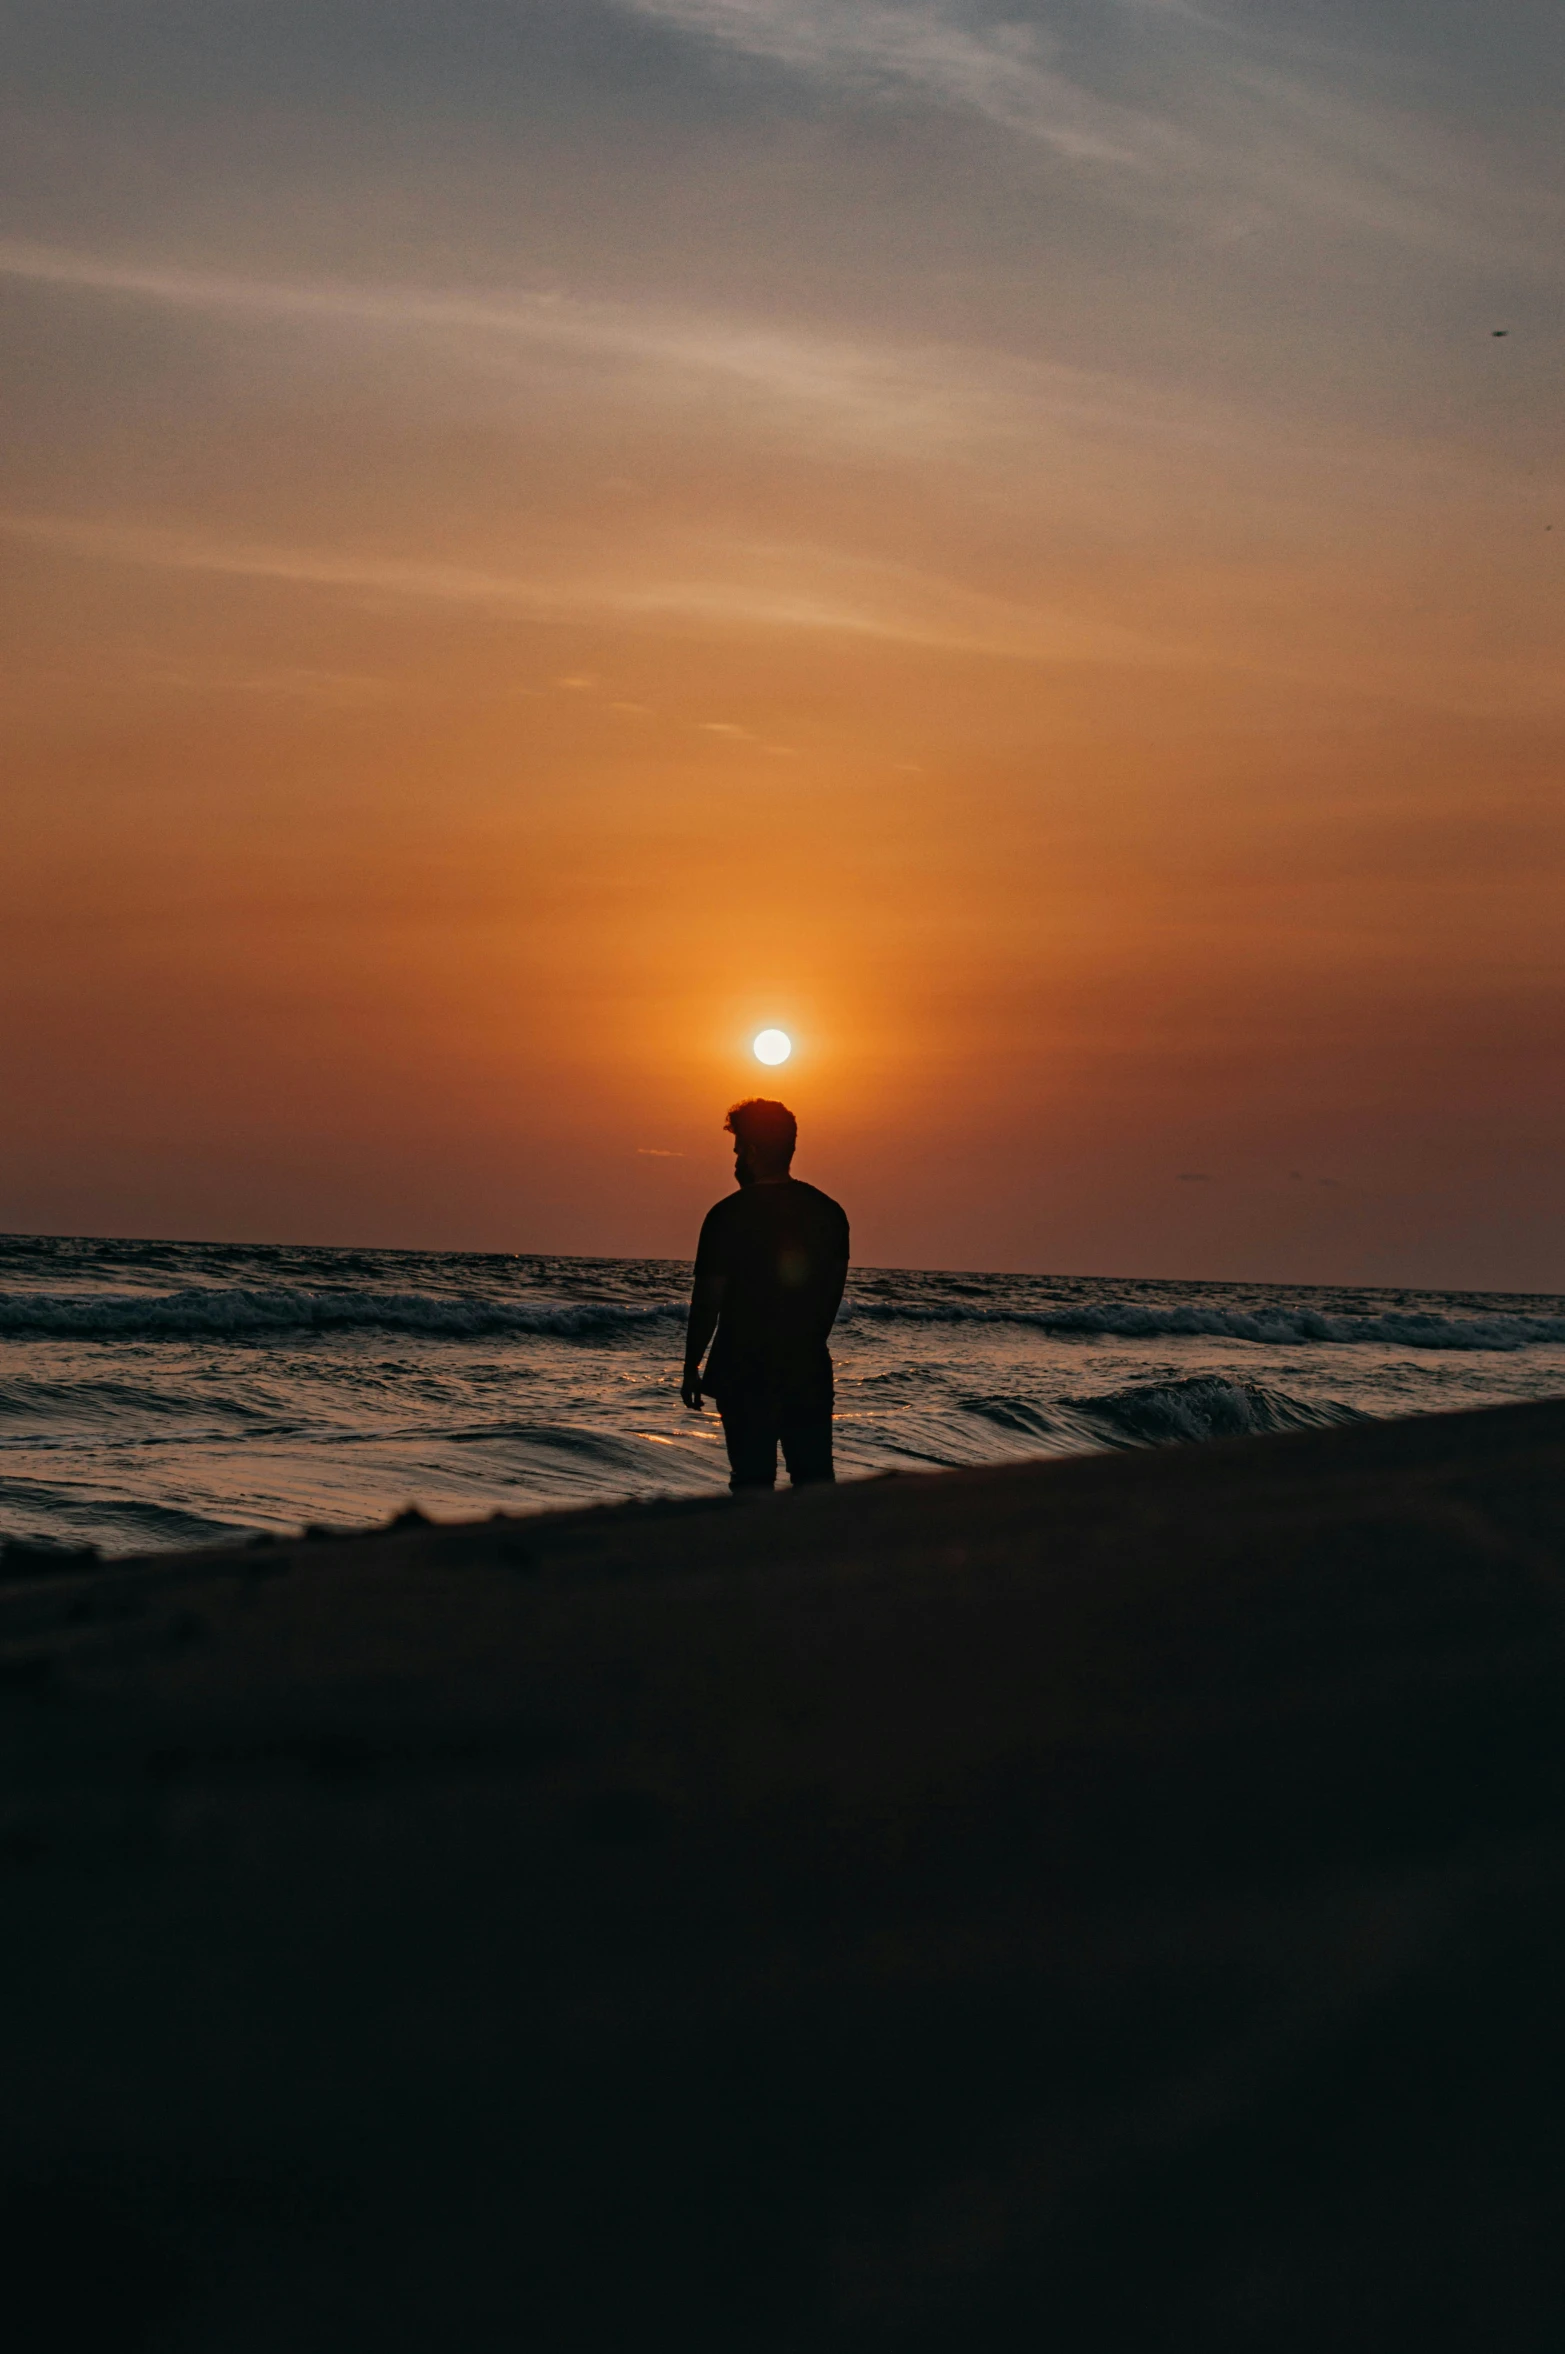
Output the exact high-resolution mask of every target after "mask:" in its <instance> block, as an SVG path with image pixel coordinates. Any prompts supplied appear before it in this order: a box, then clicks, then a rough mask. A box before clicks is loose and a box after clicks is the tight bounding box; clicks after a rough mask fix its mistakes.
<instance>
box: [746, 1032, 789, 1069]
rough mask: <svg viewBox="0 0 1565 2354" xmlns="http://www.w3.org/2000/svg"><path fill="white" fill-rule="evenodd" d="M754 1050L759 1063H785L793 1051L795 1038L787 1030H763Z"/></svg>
mask: <svg viewBox="0 0 1565 2354" xmlns="http://www.w3.org/2000/svg"><path fill="white" fill-rule="evenodd" d="M752 1052H753V1053H754V1055H755V1059H756V1061H757V1062H758V1063H785V1062H786V1061H787V1060H788V1057H789V1055H791V1054H792V1052H793V1040H792V1039H791V1038H790V1037H789V1035H788V1033H787V1031H786V1030H763V1031H761V1033H760V1035H759V1036H758V1037H757V1038H756V1040H755V1042H754V1046H753V1048H752Z"/></svg>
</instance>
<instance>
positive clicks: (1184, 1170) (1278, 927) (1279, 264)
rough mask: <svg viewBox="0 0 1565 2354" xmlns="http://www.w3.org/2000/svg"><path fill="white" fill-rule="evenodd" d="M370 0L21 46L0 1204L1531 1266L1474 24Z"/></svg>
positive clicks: (1539, 944) (1524, 504)
mask: <svg viewBox="0 0 1565 2354" xmlns="http://www.w3.org/2000/svg"><path fill="white" fill-rule="evenodd" d="M216 13H217V14H218V15H221V14H222V12H221V11H218V12H216ZM371 14H372V12H369V13H367V12H366V11H365V10H364V9H361V8H358V7H355V6H345V7H343V8H341V9H340V10H338V11H336V12H334V13H333V14H332V17H331V30H330V36H329V37H328V33H327V32H326V31H323V30H322V27H321V24H320V21H319V12H317V14H316V15H315V16H314V17H312V16H310V15H309V14H308V13H307V12H305V11H304V10H302V9H300V8H292V7H287V6H281V5H279V6H275V7H270V8H261V9H258V10H255V11H253V12H251V13H250V15H249V17H248V18H247V20H246V21H247V22H248V23H249V24H250V26H251V37H250V39H249V40H248V43H246V42H240V41H238V40H236V39H231V40H228V41H227V42H226V43H225V42H223V41H219V40H218V39H217V38H216V34H215V32H214V33H212V35H211V37H210V39H209V40H208V42H207V46H206V47H203V45H202V43H203V38H204V36H201V35H197V34H192V33H191V31H190V28H189V27H188V26H187V27H186V28H185V30H184V32H183V33H180V35H179V39H178V40H177V41H176V39H175V32H176V31H177V30H178V28H173V29H171V20H167V19H166V18H165V15H164V13H163V12H161V11H159V10H157V9H153V8H150V7H147V8H143V7H142V6H140V5H139V0H137V4H133V5H132V6H130V7H129V8H126V9H121V10H119V11H116V12H110V11H108V10H107V9H106V8H94V7H92V6H90V5H87V0H82V4H81V5H72V6H69V7H66V8H65V9H63V10H62V11H61V12H60V15H59V18H58V20H55V19H53V18H52V19H51V26H50V28H48V29H46V28H45V27H44V26H43V25H42V22H41V20H40V23H39V25H38V26H37V27H35V28H34V29H33V30H32V31H31V32H29V33H26V34H24V35H23V36H22V37H21V39H20V40H19V42H18V45H17V47H18V54H17V56H16V58H15V60H14V61H13V62H14V64H15V68H16V70H15V72H14V74H13V75H12V76H11V77H10V81H11V86H12V88H13V89H14V90H15V91H16V92H17V93H18V94H19V95H18V96H17V98H16V99H15V100H14V101H13V105H14V107H15V113H14V116H13V119H12V121H11V124H10V130H11V136H10V138H9V139H8V140H7V141H6V151H7V154H8V156H9V158H10V160H9V162H8V163H7V164H6V165H5V167H4V168H5V172H6V175H7V182H8V184H7V187H6V194H7V199H8V209H7V216H6V217H7V218H8V219H9V220H11V221H12V222H14V223H16V224H17V225H18V226H17V229H16V233H15V234H14V235H13V236H12V238H11V240H10V241H9V242H8V243H5V244H3V245H0V311H3V321H4V329H5V332H4V336H3V353H4V357H3V360H0V368H3V380H4V384H5V390H6V398H7V414H8V416H10V417H12V418H13V419H15V420H17V421H18V425H17V429H16V430H13V431H12V432H11V433H10V434H9V435H8V437H7V447H6V449H5V452H4V455H3V459H0V466H3V474H4V480H3V485H0V568H3V570H0V580H3V591H0V593H3V596H4V607H5V620H6V625H7V631H6V634H7V641H8V644H9V646H10V647H11V649H12V657H13V658H12V661H11V663H10V664H9V665H8V669H7V676H6V680H5V684H4V688H3V699H4V716H5V739H6V746H7V757H6V772H7V783H6V787H5V793H4V801H3V808H0V836H3V839H0V927H3V931H0V939H3V947H0V1084H3V1087H4V1099H5V1102H6V1106H7V1118H6V1124H5V1129H6V1133H5V1146H4V1153H3V1158H0V1227H9V1228H12V1229H19V1230H35V1231H46V1232H76V1231H85V1232H100V1233H124V1234H130V1233H142V1234H146V1233H156V1234H182V1235H203V1236H212V1237H217V1238H231V1239H243V1238H262V1239H278V1240H284V1239H296V1240H317V1241H348V1242H354V1241H357V1242H385V1243H408V1244H429V1245H451V1246H472V1247H481V1248H493V1249H515V1250H524V1251H535V1250H569V1251H582V1252H603V1253H613V1252H621V1251H650V1252H659V1253H663V1252H666V1253H670V1254H681V1255H683V1254H685V1253H686V1252H688V1249H689V1247H690V1243H691V1237H692V1232H693V1222H694V1220H695V1218H696V1217H697V1216H698V1215H699V1213H700V1211H701V1210H702V1209H703V1208H704V1207H705V1206H706V1204H707V1202H708V1201H709V1200H710V1199H711V1198H712V1197H713V1195H714V1194H715V1193H716V1192H717V1191H719V1190H721V1189H722V1187H723V1185H724V1183H725V1182H726V1173H727V1166H728V1164H727V1159H726V1156H725V1152H724V1139H723V1138H722V1136H721V1134H720V1127H721V1119H722V1113H723V1109H724V1106H725V1105H726V1103H727V1102H728V1101H729V1100H731V1099H732V1097H733V1096H735V1095H736V1094H739V1093H742V1092H747V1091H753V1090H755V1089H756V1088H757V1087H766V1088H771V1087H773V1086H776V1087H778V1089H779V1091H780V1092H782V1093H784V1094H785V1095H786V1097H787V1099H788V1100H789V1101H790V1102H791V1103H793V1104H794V1106H795V1108H796V1110H797V1111H798V1113H799V1116H800V1120H801V1127H802V1131H803V1143H802V1145H801V1155H800V1161H799V1167H800V1170H801V1173H803V1174H806V1175H809V1176H811V1177H813V1178H815V1179H816V1180H817V1181H819V1182H822V1183H825V1184H827V1185H829V1186H831V1187H832V1188H833V1190H840V1192H841V1194H842V1196H843V1198H844V1200H845V1201H846V1203H847V1206H848V1208H849V1210H850V1213H851V1214H852V1216H853V1219H854V1227H855V1237H856V1245H857V1249H858V1252H859V1254H860V1256H861V1257H862V1258H863V1259H866V1260H871V1261H878V1262H881V1263H911V1264H924V1265H935V1266H973V1267H1029V1268H1035V1269H1041V1270H1058V1271H1096V1272H1104V1273H1124V1274H1148V1275H1169V1276H1182V1275H1183V1276H1202V1275H1205V1276H1254V1277H1269V1278H1275V1279H1288V1278H1296V1279H1299V1280H1342V1281H1376V1280H1384V1281H1395V1282H1410V1283H1427V1284H1439V1285H1459V1284H1466V1285H1473V1286H1491V1287H1504V1288H1514V1289H1531V1288H1540V1289H1541V1288H1565V1243H1562V1241H1561V1238H1560V1217H1559V1210H1560V1193H1561V1185H1560V1180H1561V1174H1562V1163H1565V1120H1562V1116H1561V1112H1560V1108H1559V1107H1560V1100H1561V1090H1560V1086H1559V1077H1558V1073H1559V1055H1560V1050H1561V1046H1562V1044H1565V1036H1562V1033H1565V1020H1562V1010H1565V1004H1562V1000H1565V988H1562V982H1561V978H1560V958H1559V948H1558V939H1559V931H1560V921H1559V918H1560V880H1561V866H1562V852H1565V829H1562V819H1561V793H1560V783H1561V755H1562V749H1565V694H1562V690H1561V672H1560V663H1559V656H1560V623H1561V613H1562V571H1561V565H1562V561H1565V497H1562V496H1561V495H1560V494H1561V489H1562V484H1561V466H1560V447H1559V384H1560V362H1561V357H1562V338H1561V334H1560V303H1559V295H1560V281H1561V270H1560V264H1559V255H1560V253H1561V252H1562V251H1565V245H1562V243H1561V240H1560V230H1561V229H1562V227H1565V219H1562V209H1565V208H1562V205H1561V193H1562V192H1561V187H1560V173H1559V165H1558V142H1557V140H1551V139H1550V137H1549V136H1548V126H1547V124H1546V122H1545V121H1544V120H1543V118H1542V117H1541V116H1540V115H1539V113H1538V111H1537V108H1538V102H1537V98H1536V96H1535V92H1536V90H1537V89H1538V87H1539V86H1540V83H1539V76H1540V73H1541V71H1542V67H1543V65H1544V64H1545V63H1548V62H1552V51H1550V52H1549V55H1548V57H1547V58H1545V57H1544V55H1543V52H1542V50H1541V49H1540V47H1539V45H1540V44H1544V45H1546V44H1547V43H1548V42H1549V41H1551V40H1553V39H1554V38H1555V36H1554V35H1553V34H1552V33H1551V32H1550V31H1549V29H1548V27H1547V26H1546V25H1545V24H1544V23H1543V20H1542V19H1540V18H1539V17H1538V16H1537V15H1536V13H1535V12H1532V11H1529V10H1522V9H1518V10H1516V11H1515V12H1514V15H1513V14H1512V12H1510V11H1509V10H1508V9H1507V8H1506V7H1503V6H1502V7H1501V8H1500V9H1499V10H1498V11H1497V12H1496V14H1495V16H1494V17H1493V19H1492V20H1491V33H1492V32H1493V31H1494V29H1495V28H1496V27H1498V28H1499V30H1500V32H1501V33H1502V34H1505V35H1507V36H1508V38H1502V39H1500V40H1498V41H1494V40H1491V41H1490V42H1489V43H1488V45H1487V46H1486V47H1485V48H1484V49H1483V50H1482V51H1481V52H1480V51H1477V50H1472V51H1470V50H1469V49H1468V48H1466V47H1464V42H1465V41H1466V40H1467V38H1468V35H1467V33H1466V32H1465V31H1464V25H1463V19H1462V17H1461V15H1460V13H1459V12H1458V11H1456V10H1455V8H1454V7H1452V8H1451V9H1450V10H1447V9H1445V8H1443V7H1438V6H1437V7H1435V8H1433V9H1432V10H1426V11H1424V12H1422V13H1421V15H1420V17H1419V19H1418V24H1417V26H1416V27H1415V26H1414V24H1413V20H1412V18H1411V17H1410V16H1409V14H1408V13H1407V12H1406V11H1404V10H1402V9H1400V8H1394V7H1392V6H1390V5H1389V0H1387V4H1386V5H1384V6H1381V7H1375V8H1371V9H1370V10H1368V11H1367V12H1365V11H1359V12H1357V14H1356V15H1355V16H1353V17H1350V16H1349V15H1348V14H1347V13H1346V12H1343V13H1341V14H1340V15H1339V14H1338V13H1337V12H1336V11H1335V10H1334V9H1327V10H1326V11H1324V13H1323V12H1321V11H1319V10H1316V11H1314V12H1313V13H1312V14H1311V15H1310V16H1308V17H1306V14H1305V12H1304V10H1303V9H1302V6H1300V7H1297V8H1286V7H1281V6H1278V7H1273V8H1271V9H1268V10H1262V11H1254V10H1252V11H1249V12H1245V13H1243V14H1241V13H1239V12H1231V13H1230V14H1228V15H1224V13H1223V12H1221V11H1219V12H1216V13H1202V12H1199V11H1195V10H1186V9H1182V8H1175V7H1173V6H1171V5H1162V6H1154V5H1152V0H1141V5H1140V6H1139V8H1137V7H1131V6H1130V5H1129V0H1125V4H1124V5H1107V4H1105V5H1103V6H1100V7H1098V8H1097V9H1096V10H1088V11H1085V12H1077V13H1076V14H1075V15H1071V14H1069V13H1068V12H1063V11H1060V12H1050V11H1048V10H1045V9H1042V8H1023V9H1016V8H1012V9H1010V10H1009V11H1008V12H1006V11H1000V10H998V9H995V10H986V9H985V8H983V7H981V6H957V5H955V4H954V0H952V5H949V6H945V5H942V6H930V7H922V8H914V7H911V6H908V7H899V6H893V5H890V4H889V0H888V4H887V5H882V6H870V5H856V4H854V0H796V4H795V5H794V7H793V8H792V10H791V11H790V10H787V9H784V8H783V7H782V5H781V0H777V5H776V6H775V7H774V6H772V5H771V0H619V4H618V5H615V6H609V5H606V4H605V5H603V6H598V5H595V4H593V5H588V4H587V0H582V5H580V6H579V7H578V8H577V9H576V10H575V12H574V13H571V12H565V11H562V10H560V9H555V8H549V7H535V8H531V9H528V8H523V9H520V10H517V11H512V12H509V13H507V14H505V16H504V19H503V21H502V14H501V12H499V11H491V10H489V9H487V8H480V9H474V10H473V11H472V12H471V18H470V20H464V21H463V24H462V25H461V26H460V27H459V28H458V30H457V31H456V32H455V33H453V34H452V37H451V38H450V40H449V41H448V42H446V43H445V44H444V45H440V44H434V45H431V44H430V43H428V42H426V41H424V40H423V39H422V38H416V37H415V35H416V34H418V33H419V31H420V28H421V26H422V25H423V20H422V19H421V16H420V12H419V11H418V10H416V9H413V10H409V11H406V12H403V13H402V14H401V15H400V16H399V17H398V19H397V27H396V28H394V29H393V30H392V31H390V32H389V33H388V31H387V28H386V25H385V23H384V21H382V23H381V26H380V31H379V33H378V34H377V35H375V36H374V38H373V39H372V33H371ZM434 21H435V20H434V12H432V11H431V12H430V13H429V18H428V24H429V25H431V26H432V25H433V23H434ZM1007 24H1008V25H1009V28H1010V29H1009V31H1007V29H1006V27H1007ZM62 27H63V30H62V29H61V28H62ZM1307 28H1308V30H1307ZM424 29H427V27H425V28H424ZM89 34H90V35H91V36H92V39H91V40H90V41H89V39H88V38H87V36H88V35H89ZM116 43H119V44H123V45H124V46H123V49H122V50H121V49H117V48H116ZM89 57H90V59H91V63H90V65H89V64H87V63H84V60H86V59H88V58H89ZM4 128H5V126H3V125H0V129H4ZM1501 325H1503V326H1506V327H1507V329H1508V333H1507V334H1506V335H1505V336H1504V337H1503V338H1500V337H1496V336H1494V335H1493V333H1492V329H1493V328H1494V327H1496V326H1501ZM1556 526H1557V528H1556ZM767 1022H778V1023H781V1024H782V1025H783V1026H784V1027H785V1028H787V1029H788V1030H790V1031H791V1032H792V1034H793V1035H794V1037H795V1039H796V1041H797V1053H796V1055H795V1058H794V1061H793V1062H792V1063H791V1064H790V1065H789V1066H788V1068H787V1070H786V1071H785V1072H784V1073H782V1074H780V1075H777V1076H775V1077H772V1078H768V1077H767V1076H766V1075H765V1074H763V1073H762V1072H761V1071H760V1070H759V1068H758V1066H757V1065H755V1063H754V1062H753V1061H752V1060H751V1059H750V1058H749V1056H748V1053H747V1051H746V1042H747V1040H748V1038H749V1037H750V1036H751V1035H752V1033H753V1032H754V1030H755V1029H757V1028H759V1027H760V1026H762V1025H763V1024H764V1023H767Z"/></svg>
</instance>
